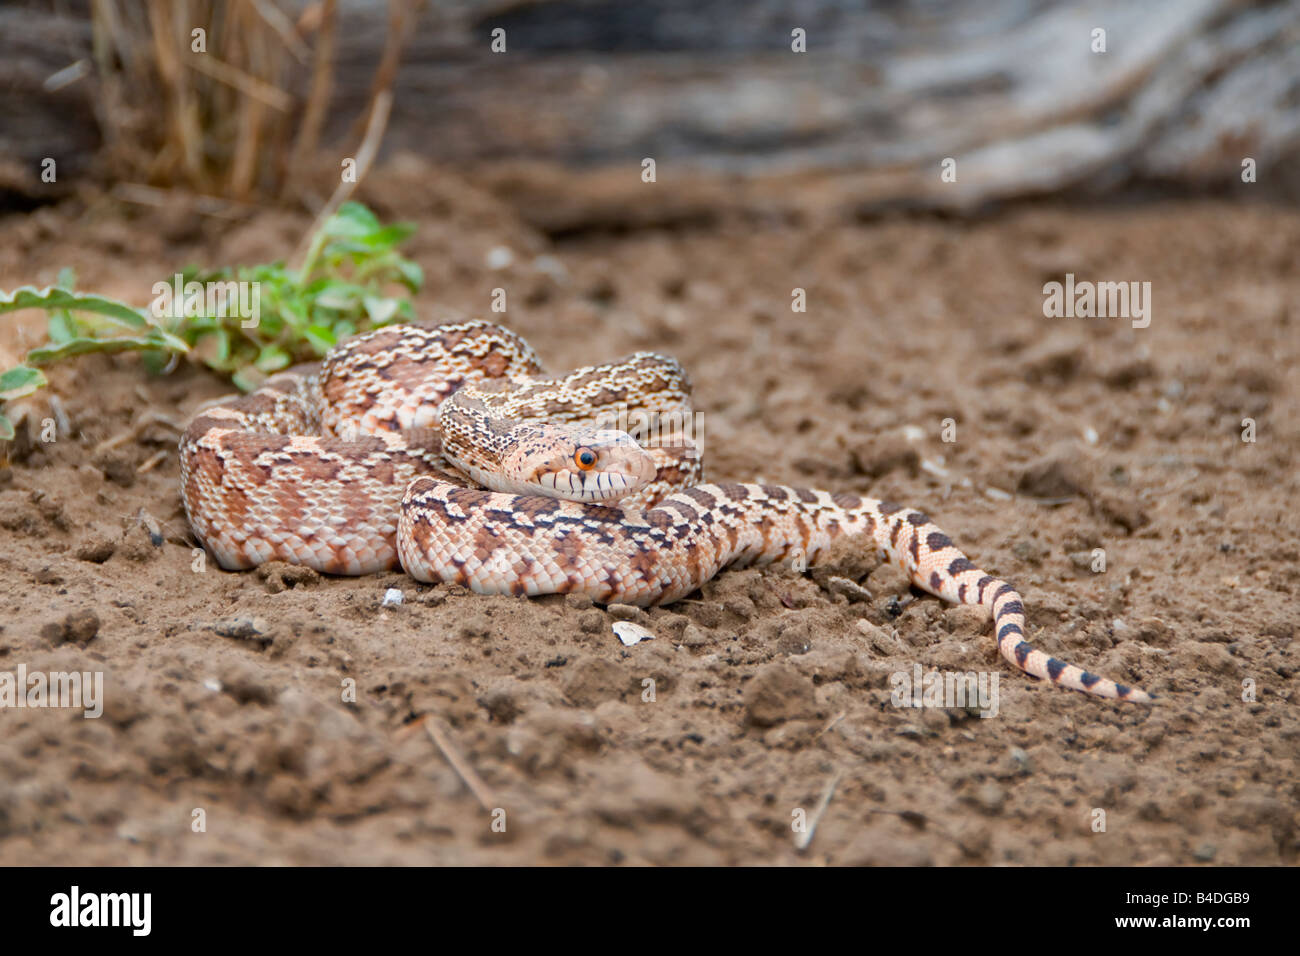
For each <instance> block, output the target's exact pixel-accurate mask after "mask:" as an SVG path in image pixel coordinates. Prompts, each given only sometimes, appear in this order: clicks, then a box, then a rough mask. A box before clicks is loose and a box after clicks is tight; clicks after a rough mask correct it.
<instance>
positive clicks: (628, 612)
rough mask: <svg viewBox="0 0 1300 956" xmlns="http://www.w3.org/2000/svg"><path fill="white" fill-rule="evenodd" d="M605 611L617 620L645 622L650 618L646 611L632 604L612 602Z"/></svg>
mask: <svg viewBox="0 0 1300 956" xmlns="http://www.w3.org/2000/svg"><path fill="white" fill-rule="evenodd" d="M605 611H606V613H608V614H609V616H610V617H612V618H613V619H614V620H616V621H637V622H639V623H642V624H644V623H645V622H646V621H648V620H649V618H648V617H647V615H646V612H645V611H643V610H642V609H641V608H639V607H636V606H635V605H632V604H611V605H609V607H607V608H605Z"/></svg>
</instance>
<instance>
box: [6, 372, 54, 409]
mask: <svg viewBox="0 0 1300 956" xmlns="http://www.w3.org/2000/svg"><path fill="white" fill-rule="evenodd" d="M45 384H47V383H46V381H45V376H44V375H43V374H42V373H41V371H40V369H35V368H28V367H27V366H25V365H19V366H17V367H16V368H11V369H8V370H7V371H4V372H0V399H6V400H8V399H14V398H22V397H23V396H24V395H30V394H31V393H32V392H34V391H36V390H37V389H38V388H40V387H41V386H42V385H45Z"/></svg>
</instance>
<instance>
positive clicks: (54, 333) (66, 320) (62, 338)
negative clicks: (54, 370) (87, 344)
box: [45, 309, 77, 345]
mask: <svg viewBox="0 0 1300 956" xmlns="http://www.w3.org/2000/svg"><path fill="white" fill-rule="evenodd" d="M45 334H46V335H48V336H49V337H50V341H51V342H53V343H54V344H55V345H62V344H63V343H64V342H68V341H70V340H72V339H75V338H76V337H77V320H76V319H74V318H73V317H72V313H71V312H69V311H68V310H67V309H60V310H59V311H57V312H55V313H54V314H53V315H51V316H50V317H49V318H48V319H47V320H46V322H45Z"/></svg>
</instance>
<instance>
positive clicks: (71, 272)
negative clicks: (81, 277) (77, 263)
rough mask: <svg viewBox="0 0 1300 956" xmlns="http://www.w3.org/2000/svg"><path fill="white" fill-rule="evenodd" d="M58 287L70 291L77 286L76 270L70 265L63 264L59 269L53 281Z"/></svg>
mask: <svg viewBox="0 0 1300 956" xmlns="http://www.w3.org/2000/svg"><path fill="white" fill-rule="evenodd" d="M54 284H55V285H57V286H58V287H59V288H60V289H64V290H65V291H67V292H71V291H72V290H73V289H75V288H76V287H77V270H76V269H74V268H72V266H64V267H63V268H62V269H60V270H59V277H58V278H57V279H56V280H55V281H54Z"/></svg>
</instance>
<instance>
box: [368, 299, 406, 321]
mask: <svg viewBox="0 0 1300 956" xmlns="http://www.w3.org/2000/svg"><path fill="white" fill-rule="evenodd" d="M363 302H364V304H365V307H366V315H368V316H370V319H371V321H373V322H374V323H375V325H384V324H385V323H388V322H391V321H393V319H394V318H396V317H397V311H398V308H399V305H400V304H399V303H398V301H397V300H396V299H381V298H380V297H379V296H374V295H368V296H366V297H365V299H364V300H363Z"/></svg>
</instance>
